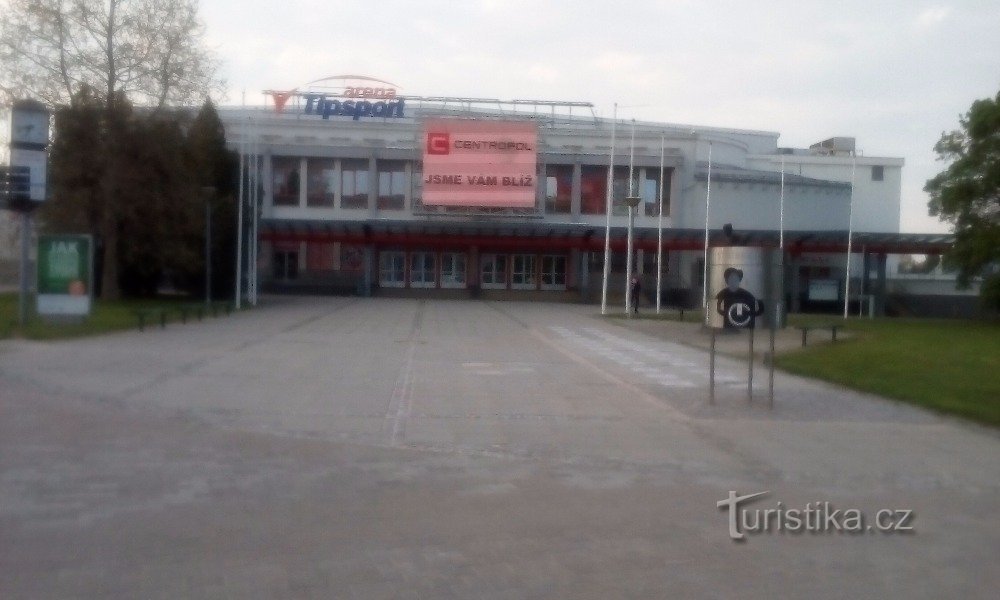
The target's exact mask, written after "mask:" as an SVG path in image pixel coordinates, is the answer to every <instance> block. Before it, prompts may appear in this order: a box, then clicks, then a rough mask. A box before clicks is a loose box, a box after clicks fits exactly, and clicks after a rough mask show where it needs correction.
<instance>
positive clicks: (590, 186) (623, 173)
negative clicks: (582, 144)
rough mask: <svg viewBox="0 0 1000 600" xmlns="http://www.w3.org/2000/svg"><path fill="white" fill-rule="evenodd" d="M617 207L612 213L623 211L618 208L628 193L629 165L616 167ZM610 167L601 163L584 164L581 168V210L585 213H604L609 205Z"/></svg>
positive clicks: (615, 189) (615, 196)
mask: <svg viewBox="0 0 1000 600" xmlns="http://www.w3.org/2000/svg"><path fill="white" fill-rule="evenodd" d="M614 184H615V185H614V191H615V195H614V199H615V208H614V209H613V210H612V214H628V213H627V211H626V212H625V213H622V212H621V211H620V210H619V209H618V204H619V203H620V202H619V201H620V200H621V199H623V198H624V197H625V195H626V194H627V193H628V167H621V166H616V167H615V181H614ZM607 193H608V167H607V166H601V165H583V166H582V167H581V168H580V212H581V213H583V214H585V215H603V214H604V213H605V207H606V206H607Z"/></svg>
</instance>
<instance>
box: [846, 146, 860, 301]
mask: <svg viewBox="0 0 1000 600" xmlns="http://www.w3.org/2000/svg"><path fill="white" fill-rule="evenodd" d="M857 167H858V155H857V153H856V152H853V151H852V152H851V199H850V203H849V208H848V210H847V265H846V268H845V269H844V318H845V319H846V318H847V302H848V300H850V297H851V293H850V292H851V242H852V241H853V237H854V172H855V170H857Z"/></svg>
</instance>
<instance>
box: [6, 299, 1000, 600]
mask: <svg viewBox="0 0 1000 600" xmlns="http://www.w3.org/2000/svg"><path fill="white" fill-rule="evenodd" d="M596 312H597V311H596V309H595V307H593V306H579V305H565V304H549V303H515V302H487V301H447V300H416V299H362V298H346V297H345V298H320V297H309V298H305V297H303V298H295V297H269V298H266V299H265V300H264V301H263V302H262V304H261V306H260V307H258V308H257V309H254V310H252V311H246V312H242V313H239V314H234V315H232V316H229V317H219V318H217V319H209V320H206V321H204V322H202V323H189V324H187V325H180V324H176V325H169V326H168V327H167V328H166V329H163V330H161V329H155V328H153V329H149V328H148V329H147V330H146V331H145V332H138V331H129V332H122V333H117V334H113V335H106V336H101V337H94V338H89V339H81V340H72V341H60V342H29V341H19V340H14V341H5V342H0V598H4V599H5V600H9V599H16V598H32V599H35V598H171V599H173V598H239V599H245V598H323V599H326V598H359V599H362V598H363V599H368V598H434V599H444V598H490V599H492V598H510V599H515V598H516V599H520V598H573V599H577V598H595V599H596V598H601V599H605V598H734V599H735V598H946V597H953V598H993V597H995V596H994V594H995V593H996V590H997V589H1000V573H998V570H997V556H1000V518H998V517H997V514H998V510H1000V500H998V498H1000V460H998V457H1000V452H998V451H1000V435H998V434H997V432H996V431H994V430H990V429H986V428H982V427H978V426H975V425H972V424H967V423H965V422H962V421H959V420H956V419H953V418H948V417H942V416H938V415H936V414H932V413H929V412H925V411H922V410H919V409H916V408H912V407H910V406H907V405H904V404H900V403H897V402H893V401H890V400H885V399H882V398H877V397H872V396H868V395H864V394H859V393H854V392H850V391H845V390H843V389H840V388H837V387H835V386H831V385H827V384H822V383H818V382H813V381H810V380H806V379H802V378H798V377H793V376H789V375H785V374H782V373H778V374H777V377H776V380H775V388H776V394H775V401H774V408H773V409H770V408H769V407H768V401H767V393H766V392H767V377H766V371H764V370H762V369H760V368H758V370H757V371H756V373H755V374H756V377H755V382H756V384H757V385H756V389H755V397H754V399H753V400H752V402H748V400H747V393H746V386H745V375H746V368H747V366H746V364H745V363H743V362H740V361H739V360H738V359H736V358H735V357H730V356H723V357H720V358H719V360H718V379H717V381H718V387H717V393H716V401H715V403H714V404H709V402H708V395H707V382H708V354H707V353H706V352H705V351H704V350H703V349H702V348H700V347H699V345H700V344H702V343H703V340H701V339H700V338H699V336H703V335H704V334H702V333H701V332H700V330H699V329H698V326H697V325H695V324H691V325H690V326H685V325H683V324H678V326H671V327H664V326H652V325H650V327H649V328H648V329H643V327H642V326H641V325H635V324H631V325H628V326H626V325H625V324H624V323H622V322H615V321H614V320H604V319H601V318H600V317H597V316H596ZM665 332H667V333H665ZM986 375H987V374H984V376H986ZM730 491H735V492H736V493H737V494H739V495H746V494H752V493H757V492H764V491H767V492H769V493H768V494H767V495H766V496H763V497H761V498H760V499H757V500H755V501H753V502H748V503H747V504H746V505H745V506H744V507H745V508H747V509H755V508H760V509H767V508H775V507H777V506H779V503H780V506H781V507H784V508H785V509H789V508H797V509H801V508H804V507H806V505H807V504H809V503H811V504H812V505H816V504H817V503H824V502H829V503H830V504H831V505H832V506H833V507H834V508H840V509H849V508H856V509H859V510H861V511H863V512H864V513H865V514H866V515H867V516H868V517H869V518H872V517H873V515H875V513H876V512H877V511H878V510H880V509H891V510H894V511H895V510H900V511H912V516H911V517H910V520H909V521H908V522H907V525H910V526H912V530H910V531H895V532H891V533H883V532H877V531H874V530H871V531H869V530H867V529H866V530H863V531H861V532H835V531H809V532H804V531H801V530H799V531H776V530H772V531H769V532H757V533H754V532H750V533H747V534H746V537H745V539H743V540H742V541H734V540H732V539H730V535H729V523H728V512H727V511H726V510H720V508H718V507H717V503H718V502H719V501H722V500H725V499H726V498H727V497H728V495H729V493H730ZM893 514H895V513H893ZM866 522H871V521H866Z"/></svg>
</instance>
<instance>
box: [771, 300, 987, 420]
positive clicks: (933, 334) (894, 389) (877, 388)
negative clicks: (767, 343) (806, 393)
mask: <svg viewBox="0 0 1000 600" xmlns="http://www.w3.org/2000/svg"><path fill="white" fill-rule="evenodd" d="M790 321H792V322H793V323H794V324H797V325H800V324H804V323H807V322H814V323H815V322H820V323H823V322H833V321H839V319H835V318H828V319H825V320H824V319H821V318H818V317H810V316H803V317H796V318H795V319H790ZM796 321H797V322H796ZM847 329H848V330H849V331H851V332H852V333H853V337H852V338H851V339H848V340H846V341H844V342H842V343H837V344H823V345H817V346H815V347H810V348H805V349H803V350H801V351H796V352H792V353H788V354H784V355H780V356H778V357H777V362H776V364H777V366H778V367H780V368H782V369H784V370H786V371H789V372H792V373H796V374H799V375H805V376H808V377H816V378H819V379H824V380H826V381H831V382H833V383H837V384H840V385H844V386H847V387H851V388H854V389H857V390H862V391H865V392H872V393H875V394H879V395H881V396H886V397H889V398H895V399H898V400H903V401H906V402H910V403H912V404H916V405H918V406H923V407H926V408H930V409H934V410H937V411H940V412H943V413H948V414H953V415H958V416H961V417H965V418H968V419H971V420H974V421H977V422H979V423H984V424H987V425H992V426H994V427H998V426H1000V323H997V322H995V321H994V322H987V321H945V320H915V319H905V320H904V319H878V320H863V319H851V320H848V321H847Z"/></svg>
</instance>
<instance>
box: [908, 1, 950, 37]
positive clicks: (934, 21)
mask: <svg viewBox="0 0 1000 600" xmlns="http://www.w3.org/2000/svg"><path fill="white" fill-rule="evenodd" d="M950 14H951V7H949V6H934V7H928V8H925V9H923V10H922V11H920V12H919V13H918V14H917V16H916V18H915V19H914V20H913V29H914V31H916V32H918V33H919V32H923V31H927V30H929V29H932V28H934V27H935V26H937V25H938V24H940V23H941V22H942V21H944V20H945V19H947V18H948V15H950Z"/></svg>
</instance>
